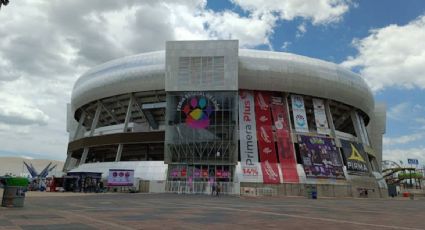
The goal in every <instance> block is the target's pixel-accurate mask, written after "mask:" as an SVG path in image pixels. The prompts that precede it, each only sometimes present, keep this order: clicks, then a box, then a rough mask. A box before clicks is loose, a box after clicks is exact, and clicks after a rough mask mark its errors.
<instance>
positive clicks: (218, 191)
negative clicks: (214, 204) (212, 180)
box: [215, 182, 221, 197]
mask: <svg viewBox="0 0 425 230" xmlns="http://www.w3.org/2000/svg"><path fill="white" fill-rule="evenodd" d="M215 189H216V190H217V197H219V196H220V190H221V187H220V183H219V182H217V186H216V188H215Z"/></svg>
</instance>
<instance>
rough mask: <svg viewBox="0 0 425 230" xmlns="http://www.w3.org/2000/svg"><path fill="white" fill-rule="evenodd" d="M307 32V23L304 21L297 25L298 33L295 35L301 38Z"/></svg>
mask: <svg viewBox="0 0 425 230" xmlns="http://www.w3.org/2000/svg"><path fill="white" fill-rule="evenodd" d="M306 32H307V27H306V24H305V23H302V24H300V25H299V26H298V27H297V33H296V34H295V37H297V38H300V37H302V36H304V34H305V33H306Z"/></svg>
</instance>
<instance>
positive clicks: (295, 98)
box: [291, 95, 308, 133]
mask: <svg viewBox="0 0 425 230" xmlns="http://www.w3.org/2000/svg"><path fill="white" fill-rule="evenodd" d="M291 100H292V114H293V116H294V125H295V130H296V131H297V132H304V133H308V124H307V116H306V114H305V108H304V99H303V97H302V96H299V95H291Z"/></svg>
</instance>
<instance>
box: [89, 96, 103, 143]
mask: <svg viewBox="0 0 425 230" xmlns="http://www.w3.org/2000/svg"><path fill="white" fill-rule="evenodd" d="M101 111H102V105H101V104H100V102H98V103H97V108H96V113H95V114H94V118H93V121H92V123H91V128H90V135H89V137H91V136H93V134H94V130H95V129H96V127H97V123H98V122H99V116H100V112H101Z"/></svg>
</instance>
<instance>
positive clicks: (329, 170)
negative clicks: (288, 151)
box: [298, 135, 345, 179]
mask: <svg viewBox="0 0 425 230" xmlns="http://www.w3.org/2000/svg"><path fill="white" fill-rule="evenodd" d="M298 144H299V146H300V155H301V158H302V161H303V167H304V171H305V174H306V176H307V177H318V178H320V177H322V178H335V179H344V178H345V176H344V170H343V164H342V160H341V157H340V155H339V152H338V149H337V148H336V145H335V141H334V140H333V139H332V138H324V137H312V136H303V135H299V136H298Z"/></svg>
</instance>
